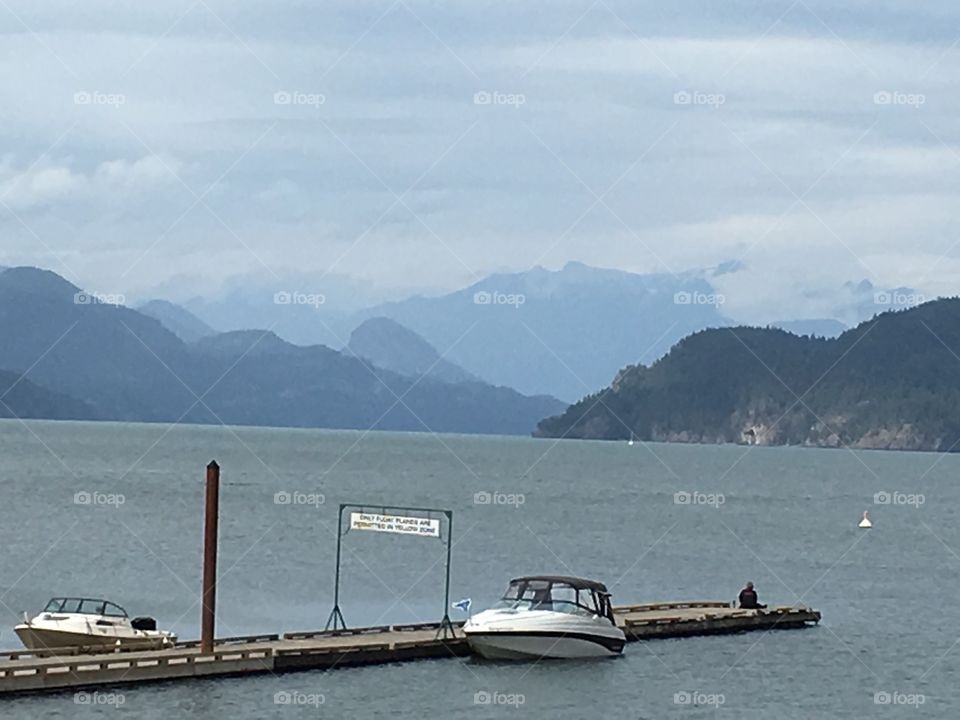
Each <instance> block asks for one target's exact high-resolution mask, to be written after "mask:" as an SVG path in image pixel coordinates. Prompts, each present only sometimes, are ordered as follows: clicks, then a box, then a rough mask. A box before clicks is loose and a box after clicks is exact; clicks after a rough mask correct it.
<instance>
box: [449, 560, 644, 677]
mask: <svg viewBox="0 0 960 720" xmlns="http://www.w3.org/2000/svg"><path fill="white" fill-rule="evenodd" d="M463 632H464V634H465V635H466V637H467V642H469V644H470V647H471V648H472V649H473V650H474V651H475V652H476V653H478V654H479V655H481V656H483V657H485V658H490V659H498V660H521V659H529V658H594V657H610V656H614V655H619V654H621V653H622V652H623V646H624V644H625V643H626V638H625V637H624V634H623V631H622V630H621V629H620V628H618V627H617V626H616V623H615V621H614V618H613V606H612V605H611V602H610V593H609V592H607V588H606V586H605V585H604V584H603V583H599V582H596V581H594V580H585V579H583V578H575V577H563V576H553V575H539V576H531V577H521V578H516V579H515V580H511V581H510V586H509V587H508V588H507V591H506V593H504V596H503V598H502V599H501V600H500V602H498V603H497V604H496V605H494V606H493V607H492V608H490V609H489V610H485V611H484V612H482V613H479V614H478V615H475V616H473V617H472V618H470V619H469V620H468V621H467V623H466V624H465V625H464V626H463Z"/></svg>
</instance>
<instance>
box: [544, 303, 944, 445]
mask: <svg viewBox="0 0 960 720" xmlns="http://www.w3.org/2000/svg"><path fill="white" fill-rule="evenodd" d="M958 353H960V299H956V298H954V299H942V300H935V301H931V302H928V303H925V304H923V305H920V306H918V307H914V308H911V309H907V310H901V311H888V312H885V313H882V314H880V315H877V316H875V317H874V318H872V319H871V320H868V321H865V322H863V323H861V324H859V325H858V326H856V327H855V328H853V329H850V330H847V331H846V332H844V333H842V334H841V335H839V336H838V337H836V338H824V337H816V336H803V337H800V336H797V335H794V334H792V333H788V332H785V331H783V330H780V329H776V328H750V327H731V328H722V329H713V330H703V331H700V332H697V333H694V334H693V335H691V336H689V337H687V338H685V339H684V340H682V341H681V342H680V343H678V344H677V345H676V346H675V347H674V348H673V349H672V350H671V351H670V352H669V353H668V354H667V355H666V356H665V357H663V358H661V359H660V360H658V361H656V362H654V363H653V364H652V365H649V366H645V365H631V366H628V367H625V368H624V369H622V370H621V371H620V373H619V374H618V375H617V377H616V378H615V379H614V381H613V383H612V384H611V385H610V386H609V387H607V388H606V389H604V390H602V391H600V392H598V393H593V394H590V395H587V396H586V397H584V398H583V399H581V400H580V401H579V402H577V403H575V404H573V405H572V406H570V407H569V408H568V409H567V410H566V411H565V412H564V413H562V414H561V415H558V416H555V417H551V418H547V419H545V420H544V421H542V422H541V423H540V424H539V426H538V429H537V433H536V434H537V435H539V436H542V437H553V438H561V437H562V438H594V439H609V440H625V439H628V438H633V437H636V438H639V439H641V440H662V441H677V442H708V443H726V442H741V443H747V444H760V445H815V446H824V447H840V446H846V447H855V448H887V449H902V450H939V451H950V450H955V449H956V448H957V446H958V443H960V416H958V415H957V412H956V409H957V407H958V406H960V355H958Z"/></svg>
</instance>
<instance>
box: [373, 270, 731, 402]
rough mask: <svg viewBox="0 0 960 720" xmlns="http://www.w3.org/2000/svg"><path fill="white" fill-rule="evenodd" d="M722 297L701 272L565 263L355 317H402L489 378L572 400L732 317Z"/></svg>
mask: <svg viewBox="0 0 960 720" xmlns="http://www.w3.org/2000/svg"><path fill="white" fill-rule="evenodd" d="M736 269H737V268H736V267H735V266H731V267H729V268H725V270H724V271H725V272H735V271H736ZM720 300H722V298H718V297H715V291H714V289H713V287H712V286H711V285H710V283H709V281H708V279H707V277H705V274H703V273H685V274H682V275H676V276H675V275H670V274H656V275H637V274H634V273H629V272H624V271H621V270H606V269H599V268H593V267H588V266H586V265H584V264H582V263H577V262H571V263H568V264H567V265H566V266H565V267H564V268H563V269H562V270H559V271H550V270H546V269H544V268H541V267H537V268H534V269H532V270H529V271H527V272H521V273H504V274H496V275H491V276H490V277H487V278H485V279H483V280H481V281H480V282H478V283H476V284H474V285H471V286H470V287H467V288H464V289H463V290H460V291H457V292H454V293H450V294H448V295H443V296H441V297H413V298H410V299H408V300H404V301H402V302H394V303H386V304H383V305H379V306H377V307H374V308H371V309H370V310H367V311H365V312H363V313H360V315H359V317H360V318H370V317H377V316H384V317H388V318H391V319H393V320H395V321H397V322H399V323H400V324H401V325H403V326H405V327H408V328H410V329H411V330H413V331H414V332H415V333H417V334H419V335H420V336H422V337H423V338H424V339H425V340H426V341H427V342H428V343H430V344H431V345H433V346H434V347H435V348H436V349H437V350H438V351H439V352H440V353H443V354H444V357H445V358H446V359H448V360H450V362H453V363H456V364H457V365H459V366H461V367H462V368H464V369H465V370H466V371H468V372H470V373H472V374H474V375H477V376H478V377H480V378H483V379H484V380H486V381H487V382H490V383H493V384H495V385H506V386H508V387H513V388H516V389H518V390H520V391H521V392H523V393H527V394H549V395H554V396H556V397H560V398H564V399H567V400H573V399H575V398H577V397H580V396H581V395H583V394H584V393H586V392H591V391H594V390H596V389H598V388H600V387H603V386H604V385H606V384H608V383H609V382H610V380H611V378H612V377H613V375H614V373H615V372H616V370H617V368H619V367H622V366H623V365H625V364H627V363H634V362H637V361H638V360H639V361H644V362H649V361H652V360H654V359H656V358H658V357H660V356H662V355H663V354H664V353H666V352H667V350H669V349H670V347H671V346H672V345H673V344H674V343H676V342H677V341H678V340H680V339H681V338H682V337H684V336H685V335H688V334H690V333H691V332H694V331H696V330H701V329H703V328H705V327H717V326H723V325H728V324H730V323H729V321H728V320H727V319H726V318H725V317H724V315H723V313H722V312H721V310H722V304H721V303H720V302H718V301H720Z"/></svg>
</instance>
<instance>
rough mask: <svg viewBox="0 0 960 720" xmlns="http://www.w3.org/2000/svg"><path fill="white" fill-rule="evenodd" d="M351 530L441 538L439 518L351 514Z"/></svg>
mask: <svg viewBox="0 0 960 720" xmlns="http://www.w3.org/2000/svg"><path fill="white" fill-rule="evenodd" d="M350 529H351V530H373V531H374V532H388V533H397V534H399V535H419V536H420V537H440V520H439V518H420V517H407V516H404V515H380V514H379V513H361V512H352V513H350Z"/></svg>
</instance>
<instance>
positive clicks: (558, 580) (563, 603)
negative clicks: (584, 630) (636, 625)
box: [494, 575, 615, 623]
mask: <svg viewBox="0 0 960 720" xmlns="http://www.w3.org/2000/svg"><path fill="white" fill-rule="evenodd" d="M494 607H496V608H499V609H512V610H521V609H523V610H550V611H553V612H565V613H573V614H575V615H599V616H601V617H605V618H607V619H608V620H610V622H611V623H615V620H614V617H613V606H612V604H611V603H610V593H608V592H607V586H606V585H604V584H603V583H600V582H596V581H594V580H584V579H583V578H576V577H567V576H564V575H530V576H527V577H519V578H514V579H513V580H511V581H510V585H509V587H507V591H506V592H505V593H504V594H503V597H502V598H501V599H500V602H499V603H497V604H496V605H495V606H494Z"/></svg>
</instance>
